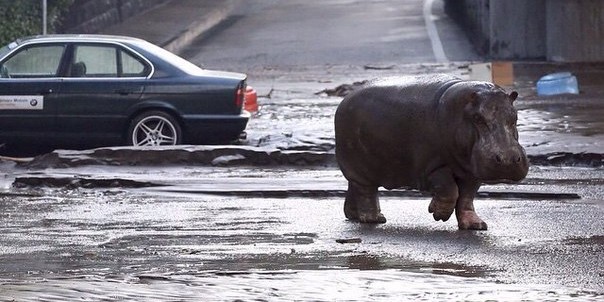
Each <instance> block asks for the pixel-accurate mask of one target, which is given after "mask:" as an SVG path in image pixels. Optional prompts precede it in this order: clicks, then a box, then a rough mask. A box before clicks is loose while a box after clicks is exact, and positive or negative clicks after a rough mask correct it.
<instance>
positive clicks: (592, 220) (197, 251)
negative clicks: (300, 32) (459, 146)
mask: <svg viewBox="0 0 604 302" xmlns="http://www.w3.org/2000/svg"><path fill="white" fill-rule="evenodd" d="M395 71H396V70H395ZM313 78H315V80H312V81H308V82H300V81H299V80H296V81H297V82H296V83H298V84H297V85H291V86H290V85H288V87H291V88H289V89H283V87H281V86H279V85H282V84H278V85H276V86H275V83H284V82H287V81H283V79H280V80H279V81H277V82H275V81H274V79H271V78H270V77H267V78H266V79H268V80H266V81H265V82H259V83H258V84H259V86H258V87H260V91H261V94H262V91H268V89H266V90H264V88H268V87H270V88H272V89H273V90H272V93H271V95H270V98H268V97H265V98H263V99H261V100H260V102H261V105H262V109H261V112H260V114H258V115H257V116H256V117H255V118H254V119H253V120H252V121H251V123H250V126H249V129H248V130H249V139H248V141H246V142H242V143H241V144H240V145H231V146H205V147H202V146H185V147H177V148H170V147H164V148H156V149H133V148H102V149H97V150H86V151H56V152H53V153H50V154H46V155H43V156H40V157H37V158H35V159H34V160H33V161H31V162H29V163H23V164H15V163H12V162H2V163H0V169H1V171H2V172H3V174H2V175H1V176H0V188H1V189H2V193H1V194H0V262H1V263H2V265H1V266H0V291H1V292H2V295H1V296H0V301H58V300H74V299H83V300H107V301H141V300H143V301H197V300H199V299H202V298H203V299H204V300H206V301H229V300H266V301H273V300H274V301H278V300H313V301H333V300H336V299H340V300H346V301H368V300H383V301H389V300H393V299H395V300H401V299H414V300H426V301H428V300H429V301H433V300H440V301H450V300H467V301H484V300H489V299H492V300H500V301H506V300H508V301H515V300H521V299H522V300H533V301H540V300H547V299H549V300H558V301H598V300H601V299H603V298H604V262H603V261H602V259H603V258H602V257H603V256H604V221H603V220H602V217H604V181H603V179H604V169H603V167H602V157H601V150H602V149H600V147H601V145H600V144H601V143H602V139H601V138H602V135H603V133H604V131H602V128H600V127H599V126H598V125H601V124H598V123H599V119H598V118H596V117H593V118H585V117H582V118H576V116H577V115H580V114H590V112H601V111H598V110H601V108H602V106H601V104H599V103H598V102H595V101H594V103H593V105H592V106H591V107H588V108H587V109H582V108H581V106H582V105H577V109H576V110H567V109H568V106H570V105H569V103H567V102H561V101H558V100H537V101H535V102H529V100H524V101H522V100H521V101H520V113H519V117H520V120H519V130H520V137H521V142H522V143H523V145H524V146H526V148H527V152H528V153H529V155H530V156H531V160H532V161H533V162H537V164H536V165H533V166H532V167H531V170H530V172H529V176H528V177H527V179H525V180H524V181H522V182H521V183H519V184H501V185H489V186H484V187H482V188H481V191H480V192H479V198H478V199H477V201H476V206H477V210H478V212H479V213H480V214H481V216H482V217H483V218H484V219H485V220H486V222H487V223H488V224H489V230H488V231H485V232H462V231H458V230H457V226H456V225H455V222H454V221H451V220H450V221H448V222H446V223H442V222H435V221H433V219H432V217H431V215H429V214H428V211H427V208H428V202H429V199H430V198H429V196H425V195H423V194H421V193H419V192H415V191H383V192H381V194H382V196H381V199H382V200H381V202H382V210H383V213H384V214H385V215H386V217H387V218H388V222H387V223H386V224H383V225H378V226H366V225H360V224H356V223H352V222H349V221H346V220H345V218H344V216H343V213H342V205H343V197H342V195H343V192H344V191H345V189H346V182H345V180H344V178H343V177H342V176H341V173H340V172H339V170H338V169H337V167H336V165H335V161H334V160H333V147H334V145H333V144H334V143H333V120H332V119H333V113H334V112H335V108H336V106H337V104H338V103H339V101H340V98H339V97H329V96H326V95H316V94H315V93H316V92H319V91H321V90H323V89H324V88H329V87H336V86H337V85H339V83H338V84H336V83H332V82H330V83H319V82H317V81H316V77H313ZM353 80H357V79H353V78H350V81H342V83H352V82H353ZM531 101H532V100H531ZM598 108H599V109H598ZM562 112H564V113H562ZM586 121H588V122H586ZM562 124H563V125H566V126H564V127H561V126H560V125H562ZM586 129H589V131H587V130H586ZM523 139H524V141H522V140H523ZM569 140H574V141H570V142H569ZM578 141H580V142H582V143H581V144H576V143H575V142H578ZM565 142H566V143H565ZM564 144H568V146H569V147H568V148H566V147H565V145H564ZM539 160H540V161H539Z"/></svg>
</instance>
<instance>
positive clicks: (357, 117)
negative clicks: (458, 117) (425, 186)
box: [335, 75, 460, 188]
mask: <svg viewBox="0 0 604 302" xmlns="http://www.w3.org/2000/svg"><path fill="white" fill-rule="evenodd" d="M458 82H460V80H459V79H458V78H456V77H452V76H448V75H435V76H412V77H397V78H387V79H383V80H378V81H373V82H370V83H368V84H367V85H366V86H364V87H362V88H360V89H358V90H356V91H354V92H353V93H351V94H349V95H348V96H347V97H346V98H344V100H343V101H342V103H341V104H340V105H339V106H338V109H337V111H336V116H335V134H336V158H337V160H338V164H339V165H340V168H341V170H342V172H343V173H344V175H345V176H346V178H348V179H349V180H351V179H352V180H354V181H356V182H359V183H363V184H372V185H380V186H384V187H387V188H388V187H400V186H409V187H419V186H420V184H419V183H418V179H419V178H418V175H417V174H423V173H424V172H425V171H426V166H427V165H430V164H431V162H432V159H431V158H430V157H431V156H432V155H433V154H435V153H438V152H440V150H438V149H439V147H438V146H436V145H435V142H437V141H438V137H439V134H438V125H437V121H436V118H437V116H436V115H437V110H436V108H437V107H438V103H439V99H440V96H441V95H442V94H443V93H444V92H445V91H446V90H447V89H448V88H449V87H451V86H452V85H454V84H455V83H458ZM401 171H405V172H404V173H401Z"/></svg>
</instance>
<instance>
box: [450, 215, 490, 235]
mask: <svg viewBox="0 0 604 302" xmlns="http://www.w3.org/2000/svg"><path fill="white" fill-rule="evenodd" d="M455 216H457V226H458V227H459V229H460V230H486V229H487V223H486V222H484V221H482V219H480V217H478V215H477V214H476V212H474V211H468V210H465V211H455Z"/></svg>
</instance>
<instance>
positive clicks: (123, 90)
mask: <svg viewBox="0 0 604 302" xmlns="http://www.w3.org/2000/svg"><path fill="white" fill-rule="evenodd" d="M133 92H134V91H132V90H130V89H116V90H115V93H117V94H120V95H129V94H131V93H133Z"/></svg>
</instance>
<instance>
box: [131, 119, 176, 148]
mask: <svg viewBox="0 0 604 302" xmlns="http://www.w3.org/2000/svg"><path fill="white" fill-rule="evenodd" d="M127 135H128V144H130V145H132V146H162V145H178V144H180V143H181V141H182V137H181V130H180V125H178V122H177V121H176V120H175V119H174V118H173V117H172V116H171V115H169V114H167V113H165V112H163V111H148V112H145V113H142V114H140V115H138V116H137V117H136V118H134V119H133V120H132V123H131V124H130V128H129V129H128V133H127Z"/></svg>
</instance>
